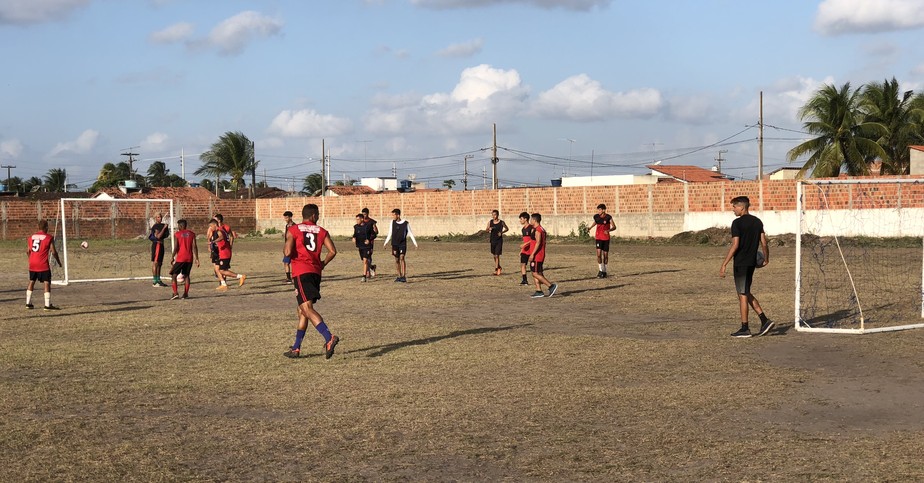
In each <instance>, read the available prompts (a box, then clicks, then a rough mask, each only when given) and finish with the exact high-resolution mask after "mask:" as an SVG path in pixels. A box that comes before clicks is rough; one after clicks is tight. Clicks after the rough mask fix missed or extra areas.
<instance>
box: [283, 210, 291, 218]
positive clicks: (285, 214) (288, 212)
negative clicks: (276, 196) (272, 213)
mask: <svg viewBox="0 0 924 483" xmlns="http://www.w3.org/2000/svg"><path fill="white" fill-rule="evenodd" d="M282 216H288V217H289V218H292V212H291V211H284V212H283V213H282Z"/></svg>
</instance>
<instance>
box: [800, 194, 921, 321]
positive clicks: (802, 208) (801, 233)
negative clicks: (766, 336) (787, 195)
mask: <svg viewBox="0 0 924 483" xmlns="http://www.w3.org/2000/svg"><path fill="white" fill-rule="evenodd" d="M875 184H900V185H901V184H911V185H924V179H920V178H918V179H914V178H889V179H819V180H811V179H806V180H796V214H797V220H798V221H797V225H798V228H797V230H796V264H795V265H796V274H795V279H796V280H795V304H794V305H795V307H794V309H795V314H794V324H793V325H794V326H795V328H796V330H797V331H800V332H816V333H829V334H872V333H879V332H894V331H899V330H909V329H920V328H924V322H922V323H914V324H903V325H896V326H889V327H866V326H865V320H864V318H863V316H862V310H861V312H860V313H861V315H860V327H859V328H828V327H812V326H810V325H809V324H808V323H806V322H805V321H804V320H803V319H802V315H801V313H800V310H801V289H802V271H801V268H802V267H801V260H802V235H803V231H802V216H803V214H804V196H805V186H807V185H808V186H813V185H814V186H822V185H875ZM835 238H836V237H835ZM921 239H922V260H924V233H921ZM838 250H839V251H840V244H839V242H838ZM841 257H842V261H843V262H844V264H845V265H846V260H843V253H841ZM848 273H849V269H848ZM921 283H922V287H924V263H922V264H921ZM851 284H853V281H852V280H851ZM855 295H856V298H857V303H858V305H859V303H860V300H859V294H855ZM917 295H918V297H919V305H920V310H921V319H924V289H922V290H921V291H920V293H918V294H917Z"/></svg>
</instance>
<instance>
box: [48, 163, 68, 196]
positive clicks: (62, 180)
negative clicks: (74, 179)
mask: <svg viewBox="0 0 924 483" xmlns="http://www.w3.org/2000/svg"><path fill="white" fill-rule="evenodd" d="M43 180H44V182H43V183H42V186H43V187H44V188H45V190H47V191H52V192H61V191H64V188H65V185H66V184H67V171H65V170H64V169H62V168H51V169H49V170H48V172H47V173H45V176H44V178H43Z"/></svg>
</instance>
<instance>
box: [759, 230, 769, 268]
mask: <svg viewBox="0 0 924 483" xmlns="http://www.w3.org/2000/svg"><path fill="white" fill-rule="evenodd" d="M760 249H761V251H763V252H764V264H763V265H761V267H766V266H767V265H769V264H770V246H769V245H767V234H766V233H761V234H760Z"/></svg>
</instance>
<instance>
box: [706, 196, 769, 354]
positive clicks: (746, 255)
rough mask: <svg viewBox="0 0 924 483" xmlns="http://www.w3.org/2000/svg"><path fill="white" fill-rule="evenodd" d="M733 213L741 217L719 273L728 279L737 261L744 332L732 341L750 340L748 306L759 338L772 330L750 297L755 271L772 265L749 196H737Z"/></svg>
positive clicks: (740, 331) (738, 287)
mask: <svg viewBox="0 0 924 483" xmlns="http://www.w3.org/2000/svg"><path fill="white" fill-rule="evenodd" d="M731 205H732V211H733V212H734V213H735V216H736V217H738V218H736V219H735V221H733V222H732V225H731V235H732V244H731V246H730V247H728V254H726V255H725V260H724V261H723V262H722V268H720V269H719V276H720V277H722V278H725V267H726V266H727V265H728V262H730V261H732V259H734V260H735V263H734V264H733V271H734V274H735V291H737V292H738V307H739V309H740V311H741V328H740V329H738V331H737V332H734V333H732V335H731V336H732V337H751V330H750V329H749V328H748V306H749V305H750V306H751V307H752V308H753V309H754V312H756V313H757V316H758V317H760V330H759V331H758V332H757V335H764V334H766V333H767V332H770V329H772V328H773V322H771V321H770V319H768V318H767V314H765V313H764V311H763V309H761V307H760V303H759V302H758V301H757V298H755V297H754V294H752V293H751V281H752V280H753V278H754V269H755V268H759V267H765V266H767V264H768V263H770V252H769V251H768V250H767V234H766V233H764V224H763V222H762V221H760V218H758V217H756V216H754V215H752V214H750V213H749V212H748V208H750V206H751V200H749V199H748V197H747V196H738V197H736V198H733V199H732V200H731ZM758 246H759V247H760V249H761V251H762V252H763V260H758V253H761V252H759V251H758V250H757V248H758Z"/></svg>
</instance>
